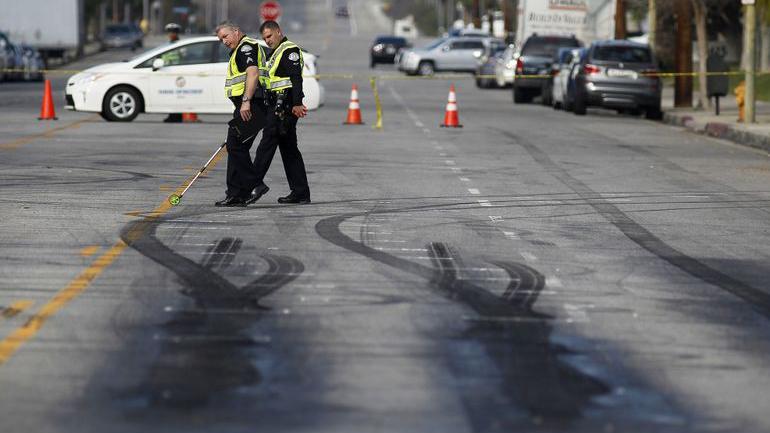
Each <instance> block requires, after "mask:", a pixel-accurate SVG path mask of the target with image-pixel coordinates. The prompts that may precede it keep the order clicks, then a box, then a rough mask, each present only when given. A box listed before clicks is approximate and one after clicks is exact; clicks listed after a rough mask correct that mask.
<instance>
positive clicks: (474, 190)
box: [468, 188, 481, 195]
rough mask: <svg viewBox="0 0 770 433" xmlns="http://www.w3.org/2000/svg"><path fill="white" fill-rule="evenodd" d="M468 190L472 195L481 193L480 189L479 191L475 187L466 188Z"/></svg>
mask: <svg viewBox="0 0 770 433" xmlns="http://www.w3.org/2000/svg"><path fill="white" fill-rule="evenodd" d="M468 192H469V193H471V194H473V195H479V194H481V191H479V190H478V189H477V188H468Z"/></svg>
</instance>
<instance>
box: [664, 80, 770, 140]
mask: <svg viewBox="0 0 770 433" xmlns="http://www.w3.org/2000/svg"><path fill="white" fill-rule="evenodd" d="M695 101H697V93H696V92H694V94H693V103H695ZM713 103H714V101H713V100H712V107H711V108H707V109H704V110H695V109H694V108H674V90H673V88H665V89H664V90H663V101H662V106H663V111H664V115H663V122H665V123H668V124H670V125H676V126H683V127H685V128H687V129H688V130H690V131H692V132H695V133H699V134H705V135H709V136H711V137H716V138H721V139H725V140H730V141H732V142H734V143H738V144H742V145H745V146H751V147H755V148H757V149H762V150H764V151H766V152H770V104H768V103H767V102H757V104H756V123H754V124H748V125H747V124H743V123H738V106H737V104H736V102H735V96H734V95H728V96H726V97H724V98H720V99H719V116H717V115H716V114H715V109H714V106H713Z"/></svg>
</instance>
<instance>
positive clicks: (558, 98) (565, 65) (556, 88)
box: [551, 48, 585, 110]
mask: <svg viewBox="0 0 770 433" xmlns="http://www.w3.org/2000/svg"><path fill="white" fill-rule="evenodd" d="M584 52H585V49H584V48H559V53H558V60H557V62H554V64H553V65H552V66H551V70H553V71H554V72H553V84H552V86H551V106H553V108H554V109H557V110H558V109H560V108H564V109H565V110H571V104H569V103H568V102H567V88H568V86H571V83H572V82H573V80H574V78H575V71H576V69H575V65H576V64H578V63H580V58H581V56H582V54H583V53H584Z"/></svg>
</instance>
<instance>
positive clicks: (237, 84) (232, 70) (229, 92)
mask: <svg viewBox="0 0 770 433" xmlns="http://www.w3.org/2000/svg"><path fill="white" fill-rule="evenodd" d="M244 42H248V43H250V44H254V45H256V46H257V65H256V66H257V68H259V84H260V86H262V87H263V88H267V84H268V82H269V79H268V76H267V75H268V73H267V65H266V63H265V51H264V48H262V45H259V43H258V42H257V40H256V39H252V38H250V37H248V36H244V37H243V38H242V39H241V41H240V42H239V43H238V46H237V47H235V49H234V50H233V53H232V54H231V55H230V64H229V65H228V66H227V79H226V80H225V96H227V97H228V98H230V97H233V96H241V95H243V92H244V91H245V90H246V70H243V71H239V70H238V64H237V63H235V56H236V55H237V54H238V50H240V49H241V46H242V45H243V43H244Z"/></svg>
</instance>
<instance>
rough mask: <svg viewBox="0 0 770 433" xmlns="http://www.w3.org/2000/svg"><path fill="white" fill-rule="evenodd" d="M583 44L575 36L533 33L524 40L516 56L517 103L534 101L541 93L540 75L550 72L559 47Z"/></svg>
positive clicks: (515, 81) (515, 96)
mask: <svg viewBox="0 0 770 433" xmlns="http://www.w3.org/2000/svg"><path fill="white" fill-rule="evenodd" d="M581 46H583V44H582V43H581V42H580V41H579V40H577V39H576V38H575V37H574V36H569V37H565V36H539V35H537V34H533V35H532V36H530V37H529V38H527V40H526V41H525V42H524V45H522V47H521V52H520V53H519V54H518V56H517V58H516V72H515V74H514V78H513V101H514V102H515V103H517V104H520V103H526V102H530V101H532V98H534V97H535V96H538V95H540V92H541V91H542V89H543V82H542V79H543V78H541V77H535V75H539V76H547V75H548V74H549V73H550V69H551V62H552V61H553V57H554V56H555V55H556V52H557V51H558V50H559V48H562V47H581Z"/></svg>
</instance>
